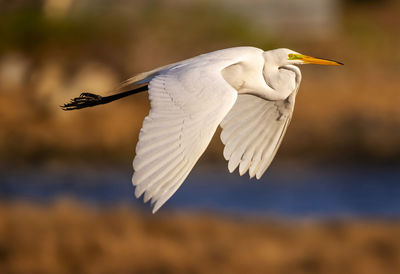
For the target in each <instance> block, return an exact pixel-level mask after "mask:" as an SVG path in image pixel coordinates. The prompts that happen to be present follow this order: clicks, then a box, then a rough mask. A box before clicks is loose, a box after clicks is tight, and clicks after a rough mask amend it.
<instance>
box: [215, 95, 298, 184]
mask: <svg viewBox="0 0 400 274" xmlns="http://www.w3.org/2000/svg"><path fill="white" fill-rule="evenodd" d="M295 96H296V92H294V93H292V94H291V95H290V96H289V97H288V98H287V99H286V100H283V101H267V100H264V99H261V98H259V97H256V96H253V95H247V94H241V95H239V96H238V99H237V101H236V103H235V105H234V106H233V108H232V110H231V111H230V112H229V113H228V115H227V116H226V117H225V118H224V120H223V121H222V123H221V127H222V133H221V140H222V143H224V145H225V148H224V157H225V159H226V160H228V161H229V163H228V169H229V171H230V172H233V171H234V170H235V169H236V168H237V167H238V166H239V173H240V175H243V174H244V173H246V172H247V171H249V174H250V178H252V177H254V176H256V178H257V179H260V177H261V176H262V175H263V174H264V172H265V171H266V170H267V168H268V166H269V165H270V164H271V161H272V159H273V158H274V156H275V154H276V152H277V150H278V148H279V145H280V144H281V141H282V138H283V135H284V134H285V132H286V129H287V127H288V125H289V123H290V119H291V117H292V113H293V108H294V100H295Z"/></svg>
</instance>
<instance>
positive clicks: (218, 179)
mask: <svg viewBox="0 0 400 274" xmlns="http://www.w3.org/2000/svg"><path fill="white" fill-rule="evenodd" d="M130 177H131V171H130V170H118V169H110V168H108V169H104V168H101V167H98V168H96V167H91V168H85V169H84V168H71V169H67V170H65V169H64V170H49V169H22V170H20V169H18V170H11V171H9V170H8V171H1V172H0V179H1V182H0V199H1V200H16V199H18V200H33V201H36V202H45V203H46V202H51V201H52V200H54V199H57V198H60V197H69V198H73V199H78V200H82V201H83V202H86V203H91V204H95V205H101V206H108V205H115V204H118V203H130V204H132V206H133V207H138V208H142V209H144V210H146V211H150V209H149V205H148V204H146V205H143V203H142V201H141V200H140V201H138V200H136V199H134V198H133V197H134V196H133V191H134V189H133V187H132V185H131V181H130ZM162 210H207V211H214V212H215V211H216V212H227V213H230V214H257V215H258V214H263V215H264V214H265V215H276V216H287V217H301V218H302V217H343V216H356V217H383V218H386V217H390V218H393V217H394V218H398V217H400V169H398V168H396V167H386V168H382V167H379V168H378V167H375V168H374V167H368V168H366V167H364V168H363V167H341V168H338V167H335V168H321V167H318V168H306V169H296V168H292V167H290V166H286V167H285V166H284V167H282V166H280V167H279V168H276V167H272V168H271V169H270V170H269V171H268V172H267V173H266V174H265V175H264V176H263V178H262V179H261V180H260V181H257V180H255V179H252V180H249V179H248V176H247V175H245V176H243V177H240V176H239V175H238V174H237V173H236V172H235V173H233V174H229V173H228V172H227V169H226V167H215V168H204V167H203V168H201V167H200V168H195V170H194V171H193V172H192V173H191V175H190V176H189V178H188V179H187V180H186V182H185V183H184V184H183V185H182V187H181V188H180V189H179V190H178V191H177V193H175V195H174V196H173V197H172V198H171V199H170V200H169V201H168V202H167V204H166V205H165V206H164V208H162Z"/></svg>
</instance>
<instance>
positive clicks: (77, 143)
mask: <svg viewBox="0 0 400 274" xmlns="http://www.w3.org/2000/svg"><path fill="white" fill-rule="evenodd" d="M89 2H90V1H89ZM89 2H88V3H89ZM18 3H19V4H15V3H14V2H4V3H2V9H1V11H0V34H1V37H2V39H1V40H0V54H2V56H0V57H1V58H0V66H1V65H2V61H3V57H4V56H8V55H11V57H13V56H14V55H13V54H15V53H17V56H19V58H20V59H23V60H24V61H26V64H27V65H26V71H25V73H24V76H23V77H22V80H21V81H20V84H19V85H18V86H15V85H14V86H13V87H9V86H5V85H4V83H3V82H0V94H1V96H0V125H1V127H0V163H2V164H13V163H15V162H26V163H29V164H30V163H37V162H49V161H50V162H51V161H53V160H54V161H60V160H61V161H63V160H65V159H71V160H75V159H86V160H93V161H103V160H105V161H112V162H121V161H126V160H127V159H129V158H130V159H131V158H132V156H133V155H132V153H133V151H134V145H135V140H136V139H137V135H138V131H139V129H140V127H141V123H142V120H143V118H144V116H145V115H146V113H147V111H148V107H149V104H148V100H147V98H146V95H145V94H140V95H135V96H133V97H131V98H126V99H124V101H120V102H115V103H113V104H110V105H106V106H103V107H96V108H93V109H88V110H82V111H77V112H68V113H66V112H62V111H61V110H60V109H59V108H58V106H59V105H60V104H63V103H64V102H66V101H68V100H69V99H70V98H72V97H75V96H77V95H79V93H80V92H81V91H91V92H100V93H102V94H105V93H106V91H108V90H110V89H112V87H113V86H115V85H116V84H117V83H118V81H119V80H121V81H122V80H124V79H126V78H128V77H129V76H131V75H132V74H135V73H137V72H141V71H144V70H149V69H152V68H154V67H157V66H161V65H165V64H167V63H170V62H175V61H178V60H181V59H185V58H188V57H191V56H193V55H196V54H200V53H204V52H208V51H212V50H216V49H220V48H226V47H232V46H240V45H253V46H257V47H261V48H264V49H271V48H275V47H289V48H293V49H294V50H296V51H299V52H303V53H305V54H309V55H314V56H320V57H326V58H332V59H339V60H340V61H343V62H344V63H345V66H344V67H340V68H331V67H330V68H327V67H322V66H319V67H317V66H315V67H312V66H304V67H302V71H303V82H302V85H301V87H300V92H299V95H298V98H297V102H296V108H295V113H294V119H293V122H292V124H291V125H290V128H289V130H288V132H287V135H286V137H285V139H284V141H283V145H282V149H281V150H280V152H279V154H278V156H280V155H283V156H285V157H287V158H301V160H302V161H304V159H317V160H320V159H329V160H332V159H334V160H335V159H341V160H343V159H347V160H355V161H375V162H377V161H380V162H385V161H398V159H400V158H399V155H400V142H399V140H400V130H399V124H400V120H399V119H400V112H399V111H400V109H399V108H398V102H399V100H400V94H399V92H398V86H399V85H400V82H399V78H398V73H399V66H398V63H399V61H400V52H399V50H398V47H399V44H400V33H399V29H398V28H397V26H398V25H399V24H400V21H399V20H400V19H399V17H398V12H399V11H400V4H399V2H398V1H383V2H381V3H380V4H379V5H373V4H369V5H355V4H353V5H345V6H344V7H345V9H344V10H343V14H342V15H343V17H342V18H338V20H341V30H340V31H339V33H337V34H336V35H333V36H332V37H331V39H328V40H324V41H315V40H313V39H312V38H307V39H305V40H301V39H299V37H301V36H297V37H296V38H295V39H294V38H292V37H291V36H290V35H289V34H287V33H282V35H281V36H279V37H276V36H271V35H269V33H268V31H266V30H264V29H262V28H260V27H258V26H255V25H253V24H252V22H249V21H246V20H244V19H243V18H241V17H240V12H239V13H237V14H233V13H230V12H227V11H225V10H224V9H223V8H222V7H219V6H218V5H215V4H211V3H210V2H208V3H203V4H200V3H198V4H182V5H172V4H171V5H166V4H165V3H164V2H163V1H137V3H136V1H135V4H132V3H130V2H126V1H115V2H113V1H103V2H102V4H98V5H97V4H96V5H93V6H91V7H89V8H82V7H81V9H76V10H74V8H71V9H72V10H71V12H70V13H67V14H66V15H64V16H61V17H57V16H49V15H48V14H46V13H45V12H43V8H42V4H41V3H40V2H35V1H20V2H18ZM77 3H78V2H77ZM115 3H117V4H115ZM78 4H79V3H78ZM78 4H77V5H78ZM81 5H83V4H81ZM339 25H340V24H339ZM292 28H296V26H292ZM299 32H301V30H299ZM308 37H312V36H308ZM18 54H19V55H18ZM11 59H12V58H11ZM17 59H18V58H17ZM22 63H24V62H22ZM6 65H8V63H6ZM1 69H3V70H4V66H3V68H1V67H0V72H1ZM5 69H7V67H6V68H5ZM0 74H1V73H0ZM0 76H1V75H0ZM98 89H100V90H98ZM221 147H222V144H221V142H219V141H214V142H212V144H211V149H210V150H208V154H207V156H209V158H222V157H221V156H220V155H221V150H222V148H221Z"/></svg>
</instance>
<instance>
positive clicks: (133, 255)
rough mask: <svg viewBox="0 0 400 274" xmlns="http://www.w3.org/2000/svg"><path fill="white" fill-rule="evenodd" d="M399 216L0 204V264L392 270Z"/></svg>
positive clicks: (33, 269) (87, 269)
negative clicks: (294, 216)
mask: <svg viewBox="0 0 400 274" xmlns="http://www.w3.org/2000/svg"><path fill="white" fill-rule="evenodd" d="M399 271H400V224H399V223H398V222H390V221H382V222H377V221H376V222H372V221H368V222H367V221H355V220H353V221H330V222H322V221H320V222H317V221H312V222H311V221H297V222H296V221H293V222H286V221H277V220H275V221H273V220H265V219H264V220H257V221H256V220H241V219H234V218H233V219H232V218H231V219H230V218H226V217H225V218H221V217H219V216H209V215H206V214H191V215H185V214H179V215H177V214H168V213H166V212H164V213H161V214H157V215H152V216H151V217H150V216H147V215H146V216H145V215H142V214H139V213H137V212H135V211H132V210H131V209H128V208H126V207H119V208H114V209H102V210H100V209H96V210H95V209H89V208H85V207H83V206H82V205H79V204H76V203H72V202H68V201H63V202H58V203H56V204H54V205H52V206H50V207H42V206H38V205H33V204H5V203H2V204H1V206H0V272H1V273H4V274H7V273H96V274H100V273H244V272H245V273H293V274H297V273H304V274H306V273H307V274H309V273H324V274H333V273H348V274H352V273H357V274H358V273H364V274H369V273H371V274H380V273H398V272H399Z"/></svg>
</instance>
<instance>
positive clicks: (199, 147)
mask: <svg viewBox="0 0 400 274" xmlns="http://www.w3.org/2000/svg"><path fill="white" fill-rule="evenodd" d="M302 64H320V65H342V63H340V62H337V61H331V60H327V59H320V58H314V57H310V56H307V55H303V54H300V53H298V52H295V51H293V50H289V49H284V48H281V49H275V50H269V51H263V50H261V49H258V48H255V47H235V48H228V49H223V50H218V51H214V52H210V53H206V54H202V55H199V56H196V57H193V58H190V59H187V60H184V61H181V62H177V63H174V64H170V65H167V66H164V67H160V68H156V69H154V70H152V71H149V72H144V73H141V74H138V75H136V76H134V77H132V78H130V79H128V80H127V81H125V82H123V83H122V84H121V86H120V87H119V88H117V89H116V92H118V93H117V94H114V95H111V96H106V97H102V96H100V95H96V94H92V93H82V94H81V95H80V96H79V97H77V98H74V99H72V100H71V102H69V103H67V104H65V105H63V106H62V108H63V109H64V110H72V109H80V108H85V107H89V106H95V105H99V104H105V103H109V102H111V101H114V100H117V99H120V98H122V97H125V96H128V95H131V94H134V93H138V92H141V91H146V90H148V93H149V99H150V105H151V109H150V112H149V114H148V116H147V117H146V118H145V119H144V121H143V126H142V129H141V130H140V134H139V142H138V144H137V146H136V156H135V158H134V160H133V169H134V173H133V177H132V183H133V185H134V186H136V189H135V196H136V197H137V198H139V197H140V196H141V195H142V194H143V193H144V201H145V202H147V201H148V200H150V199H151V204H154V207H153V213H154V212H156V211H157V210H158V209H159V208H160V207H161V206H162V205H163V204H164V203H165V202H166V201H167V200H168V199H169V198H170V197H171V196H172V195H173V194H174V193H175V192H176V190H177V189H178V188H179V187H180V186H181V184H182V183H183V181H184V180H185V179H186V177H187V176H188V174H189V172H190V171H191V170H192V168H193V166H194V165H195V164H196V162H197V161H198V159H199V158H200V156H201V155H202V154H203V152H204V151H205V149H206V148H207V146H208V144H209V143H210V141H211V138H212V137H213V135H214V133H215V131H216V129H217V127H218V125H220V126H221V127H222V133H221V140H222V143H223V144H224V145H225V148H224V157H225V159H226V160H227V161H228V162H229V163H228V169H229V171H230V172H233V171H234V170H235V169H236V168H237V167H239V173H240V175H243V174H245V173H246V172H249V175H250V178H252V177H254V176H255V177H256V178H257V179H259V178H260V177H261V176H262V175H263V173H264V172H265V171H266V169H267V168H268V166H269V165H270V163H271V161H272V159H273V158H274V156H275V154H276V152H277V150H278V147H279V145H280V143H281V141H282V137H283V135H284V134H285V131H286V129H287V127H288V125H289V122H290V120H291V117H292V113H293V108H294V102H295V97H296V94H297V91H298V89H299V85H300V81H301V72H300V69H299V68H298V67H297V66H296V65H302Z"/></svg>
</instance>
